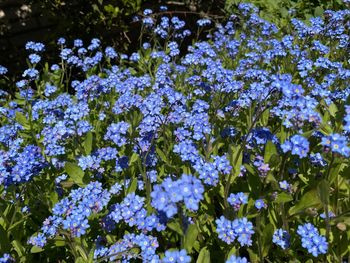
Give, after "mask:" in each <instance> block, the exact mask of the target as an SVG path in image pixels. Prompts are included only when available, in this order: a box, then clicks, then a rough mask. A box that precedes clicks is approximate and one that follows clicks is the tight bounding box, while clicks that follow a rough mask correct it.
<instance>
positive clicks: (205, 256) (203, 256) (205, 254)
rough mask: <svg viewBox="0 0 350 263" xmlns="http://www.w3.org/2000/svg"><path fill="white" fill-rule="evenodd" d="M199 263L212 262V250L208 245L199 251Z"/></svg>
mask: <svg viewBox="0 0 350 263" xmlns="http://www.w3.org/2000/svg"><path fill="white" fill-rule="evenodd" d="M196 262H197V263H210V262H211V261H210V251H209V250H208V248H207V247H203V248H202V250H201V251H200V252H199V255H198V258H197V261H196Z"/></svg>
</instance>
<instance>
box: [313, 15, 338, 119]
mask: <svg viewBox="0 0 350 263" xmlns="http://www.w3.org/2000/svg"><path fill="white" fill-rule="evenodd" d="M316 9H317V8H316ZM322 13H323V9H322ZM328 110H329V113H330V114H331V116H332V117H335V115H336V113H337V112H338V108H337V106H336V105H335V104H334V103H332V104H331V105H329V106H328Z"/></svg>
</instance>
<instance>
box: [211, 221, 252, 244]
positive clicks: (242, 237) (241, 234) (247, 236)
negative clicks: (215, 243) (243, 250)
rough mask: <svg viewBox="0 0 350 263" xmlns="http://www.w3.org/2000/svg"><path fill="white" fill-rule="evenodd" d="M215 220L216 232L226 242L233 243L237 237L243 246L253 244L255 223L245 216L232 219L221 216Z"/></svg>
mask: <svg viewBox="0 0 350 263" xmlns="http://www.w3.org/2000/svg"><path fill="white" fill-rule="evenodd" d="M215 222H216V232H217V233H218V234H219V238H220V239H221V240H222V241H224V242H225V243H227V244H231V243H233V242H234V241H235V240H236V239H237V240H238V242H239V243H240V245H241V246H251V245H252V239H251V238H252V235H253V234H254V230H253V224H252V223H251V222H249V221H248V220H247V218H245V217H243V218H239V219H235V220H233V221H230V220H228V219H226V218H225V217H224V216H221V217H220V218H219V219H217V220H216V221H215Z"/></svg>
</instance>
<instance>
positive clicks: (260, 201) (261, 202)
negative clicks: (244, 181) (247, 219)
mask: <svg viewBox="0 0 350 263" xmlns="http://www.w3.org/2000/svg"><path fill="white" fill-rule="evenodd" d="M255 207H256V209H258V210H260V209H262V208H266V207H267V205H266V204H265V202H264V200H263V199H258V200H255Z"/></svg>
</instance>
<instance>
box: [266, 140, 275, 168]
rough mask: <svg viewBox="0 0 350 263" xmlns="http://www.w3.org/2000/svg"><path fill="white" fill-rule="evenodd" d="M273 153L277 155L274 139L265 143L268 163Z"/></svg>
mask: <svg viewBox="0 0 350 263" xmlns="http://www.w3.org/2000/svg"><path fill="white" fill-rule="evenodd" d="M272 155H277V149H276V146H275V144H274V143H273V142H272V141H267V143H266V145H265V155H264V162H265V163H268V162H269V161H270V159H271V156H272Z"/></svg>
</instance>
